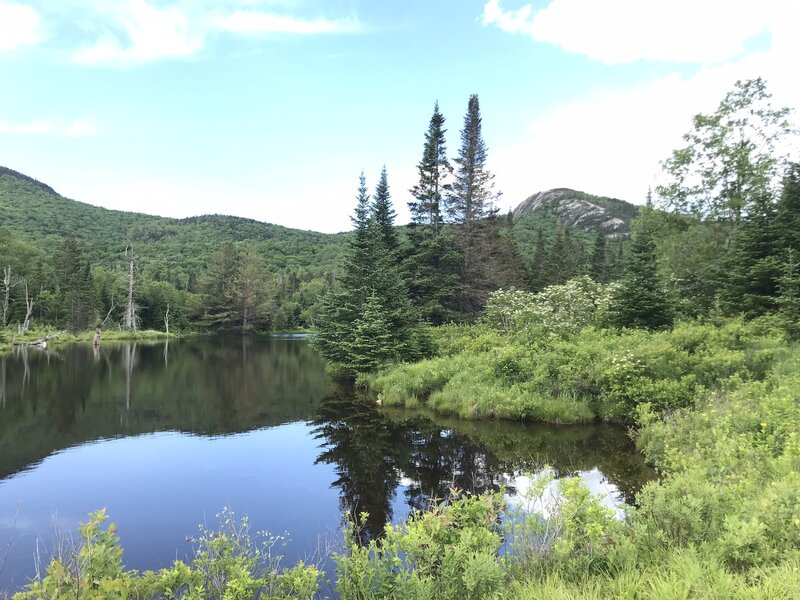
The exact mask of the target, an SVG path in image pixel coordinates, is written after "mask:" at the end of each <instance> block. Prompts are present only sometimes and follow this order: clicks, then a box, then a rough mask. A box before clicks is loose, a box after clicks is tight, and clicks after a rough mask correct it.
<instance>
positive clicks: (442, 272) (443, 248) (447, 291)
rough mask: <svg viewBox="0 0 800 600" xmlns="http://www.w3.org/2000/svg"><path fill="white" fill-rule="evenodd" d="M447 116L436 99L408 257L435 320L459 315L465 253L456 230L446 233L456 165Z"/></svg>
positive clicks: (412, 288) (415, 286)
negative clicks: (458, 248)
mask: <svg viewBox="0 0 800 600" xmlns="http://www.w3.org/2000/svg"><path fill="white" fill-rule="evenodd" d="M444 122H445V118H444V116H443V115H442V114H441V112H439V103H438V102H437V103H436V104H435V105H434V109H433V116H432V117H431V120H430V123H429V125H428V131H427V132H426V133H425V144H424V146H423V151H422V159H421V160H420V162H419V164H418V165H417V171H418V173H419V182H418V183H417V185H415V186H414V187H413V188H412V189H411V193H412V194H413V195H414V198H415V200H414V201H413V202H409V203H408V206H409V209H410V210H411V217H412V224H411V226H410V227H409V229H408V232H407V233H408V239H409V241H410V242H411V248H410V250H409V252H408V256H407V257H406V260H405V269H406V272H407V273H408V281H409V297H410V298H411V301H412V302H413V304H414V305H415V306H416V307H417V308H418V310H419V312H420V317H421V318H423V319H424V320H426V321H428V322H429V323H432V324H434V325H441V324H443V323H446V322H448V321H452V320H454V319H456V318H458V311H457V306H458V303H459V297H460V284H459V279H460V278H459V271H460V267H461V259H460V257H459V254H458V253H457V252H456V250H455V247H454V240H453V239H452V236H450V235H447V234H443V232H442V224H443V221H444V218H443V217H444V215H443V211H444V208H445V207H444V204H445V195H446V194H447V193H448V192H449V190H450V188H451V185H450V183H449V181H448V179H449V177H450V176H451V175H452V172H453V169H452V167H451V166H450V163H449V161H448V159H447V149H446V146H445V139H444V134H445V131H446V130H445V129H444Z"/></svg>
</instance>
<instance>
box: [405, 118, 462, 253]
mask: <svg viewBox="0 0 800 600" xmlns="http://www.w3.org/2000/svg"><path fill="white" fill-rule="evenodd" d="M444 122H445V118H444V115H442V113H440V112H439V103H438V102H437V103H436V104H434V106H433V116H431V120H430V123H429V124H428V131H427V132H426V133H425V145H424V146H423V149H422V159H421V160H420V162H419V164H418V165H417V171H418V173H419V183H418V184H417V185H415V186H414V187H413V188H411V194H412V195H413V196H414V198H415V200H414V201H413V202H409V203H408V207H409V209H410V210H411V218H412V221H413V222H414V223H416V224H418V225H422V226H425V229H426V233H427V234H428V235H430V237H435V236H436V235H437V234H438V233H439V232H440V230H441V227H442V220H443V218H442V211H443V209H444V203H445V195H446V194H447V193H448V192H449V191H450V189H451V185H450V183H449V181H448V178H449V177H450V176H451V175H452V173H453V168H452V167H451V166H450V162H449V161H448V160H447V148H446V145H445V139H444V134H445V132H446V131H447V130H446V129H445V128H444Z"/></svg>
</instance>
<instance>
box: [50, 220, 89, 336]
mask: <svg viewBox="0 0 800 600" xmlns="http://www.w3.org/2000/svg"><path fill="white" fill-rule="evenodd" d="M57 269H58V273H57V285H58V291H59V301H60V305H61V311H60V312H61V319H63V321H64V322H65V323H66V326H67V327H68V328H69V329H70V330H72V331H82V330H85V329H87V328H88V327H89V322H90V321H91V319H92V318H93V317H94V300H95V298H94V284H93V281H92V274H91V270H90V267H89V263H88V261H86V260H85V259H84V256H83V249H82V248H81V245H80V244H79V243H78V240H77V239H75V237H74V236H72V235H70V236H67V237H66V238H65V239H64V243H63V244H62V246H61V249H60V252H59V254H58V257H57Z"/></svg>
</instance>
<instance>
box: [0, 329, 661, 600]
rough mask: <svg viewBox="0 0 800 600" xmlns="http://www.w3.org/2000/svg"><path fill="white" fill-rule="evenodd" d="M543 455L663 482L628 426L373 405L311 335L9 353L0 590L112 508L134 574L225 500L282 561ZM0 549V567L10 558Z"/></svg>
mask: <svg viewBox="0 0 800 600" xmlns="http://www.w3.org/2000/svg"><path fill="white" fill-rule="evenodd" d="M543 465H549V466H550V467H551V468H552V469H553V470H554V471H555V473H556V474H557V475H559V476H563V475H572V474H577V475H579V476H581V477H582V478H583V479H584V480H586V481H587V483H588V484H589V485H590V487H591V488H592V490H594V491H596V492H602V493H606V494H607V495H608V498H607V502H608V503H609V504H617V503H619V502H624V501H632V499H633V494H634V493H635V492H636V491H637V490H638V489H639V487H640V486H641V485H642V484H643V483H644V482H646V481H647V480H649V479H650V478H652V473H651V471H650V470H649V469H647V468H646V467H645V465H644V464H643V463H642V460H641V457H640V456H639V455H638V454H637V453H636V452H635V450H634V448H633V446H632V445H631V443H630V441H629V440H628V438H627V436H626V435H625V432H624V430H621V429H618V428H615V427H611V426H602V425H591V426H574V427H555V426H524V425H521V424H516V423H496V422H490V423H476V422H467V421H461V420H457V419H447V418H441V417H432V416H430V415H423V414H420V413H411V412H405V411H399V410H388V409H383V410H382V409H379V408H378V407H376V406H375V405H373V404H370V403H366V402H364V401H358V400H357V399H355V398H354V397H353V396H352V394H350V393H349V392H347V391H346V390H342V389H340V388H338V387H337V386H335V385H334V384H333V383H332V382H331V381H329V380H328V379H327V377H326V376H325V374H324V371H323V365H322V362H321V360H320V358H319V357H318V356H317V354H316V353H315V352H314V351H313V350H312V349H311V348H310V347H309V345H308V344H307V342H306V341H304V340H298V339H276V338H257V337H245V338H242V337H231V338H191V339H186V340H179V341H172V342H169V344H168V345H165V344H156V345H142V344H133V343H131V344H110V343H109V344H104V345H103V347H102V348H101V349H100V350H99V352H95V351H93V349H92V348H91V347H90V346H88V345H74V346H69V347H65V348H59V349H58V350H57V351H42V350H37V349H33V348H31V349H27V350H25V349H22V350H18V351H16V352H15V353H12V354H9V355H7V356H5V357H0V566H2V572H0V590H16V589H19V588H20V587H21V586H22V585H24V584H25V583H26V581H27V580H28V578H30V577H32V576H33V575H34V573H35V562H36V561H35V555H36V553H37V552H38V553H39V555H40V556H41V557H42V559H41V560H42V562H43V563H44V562H46V557H47V555H48V553H50V552H51V551H52V548H53V544H54V539H55V537H56V532H59V533H58V536H59V537H63V536H66V535H69V534H70V533H71V534H72V535H74V532H75V531H76V529H77V526H78V523H80V522H83V521H85V520H86V516H87V514H88V513H89V512H92V511H94V510H97V509H99V508H107V509H108V512H109V514H110V516H111V519H112V520H113V521H114V522H115V523H116V524H117V525H118V527H119V530H120V536H121V538H122V542H123V547H124V562H125V564H126V565H127V566H128V567H130V568H136V569H154V568H159V567H162V566H168V565H169V564H170V563H171V562H172V561H173V560H175V559H176V558H185V557H187V556H188V555H189V554H190V552H191V547H190V544H189V542H187V536H191V535H195V534H196V533H197V531H198V525H199V524H201V523H207V524H208V525H210V526H211V525H214V524H216V523H217V519H216V516H215V515H217V514H218V513H219V512H220V511H221V510H222V509H223V508H226V507H227V508H228V509H230V510H231V511H233V512H234V513H236V514H237V515H248V516H249V517H250V522H251V526H252V527H253V528H254V529H256V530H267V531H270V532H271V533H273V534H282V533H284V532H288V533H289V534H290V536H291V542H290V543H289V544H288V545H287V546H286V548H285V550H284V554H285V556H286V561H287V562H290V561H291V562H293V561H294V560H296V559H298V558H307V557H310V556H312V555H313V554H314V552H315V551H316V550H317V548H318V547H320V545H322V546H324V545H326V544H331V543H333V544H335V543H338V542H339V540H340V539H341V533H340V531H341V523H342V515H343V514H344V513H347V512H353V513H356V514H358V513H361V512H364V511H366V512H368V513H369V514H370V519H369V521H368V522H367V524H366V527H365V534H366V535H371V536H374V535H378V534H379V533H380V531H381V527H382V525H383V523H385V522H386V521H395V522H396V521H399V520H402V519H403V518H404V517H405V516H406V515H407V514H408V513H409V511H410V510H411V509H413V508H424V507H426V506H427V505H428V503H429V501H430V498H431V497H432V496H433V497H438V498H440V497H443V496H444V495H446V493H447V490H448V489H449V488H450V487H451V486H457V487H459V488H461V489H467V490H472V491H483V490H488V489H497V488H499V487H500V486H501V485H505V486H507V493H508V495H509V498H510V500H511V501H512V502H513V501H514V500H515V497H518V496H519V495H520V494H522V493H523V492H524V490H525V488H526V485H527V482H528V481H529V479H528V475H530V474H531V473H535V472H538V471H540V470H541V469H542V466H543ZM4 556H5V563H3V560H4Z"/></svg>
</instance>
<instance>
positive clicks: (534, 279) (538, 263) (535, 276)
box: [528, 228, 548, 292]
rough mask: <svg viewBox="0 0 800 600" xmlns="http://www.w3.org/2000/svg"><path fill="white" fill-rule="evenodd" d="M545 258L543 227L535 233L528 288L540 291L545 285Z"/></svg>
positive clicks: (545, 244)
mask: <svg viewBox="0 0 800 600" xmlns="http://www.w3.org/2000/svg"><path fill="white" fill-rule="evenodd" d="M547 258H548V256H547V242H546V241H545V239H544V229H543V228H539V231H538V233H537V234H536V247H535V249H534V251H533V264H532V265H531V268H530V274H529V276H528V280H529V283H530V288H531V290H532V291H534V292H540V291H542V290H543V289H544V288H545V287H546V286H547V283H546V278H547Z"/></svg>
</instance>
